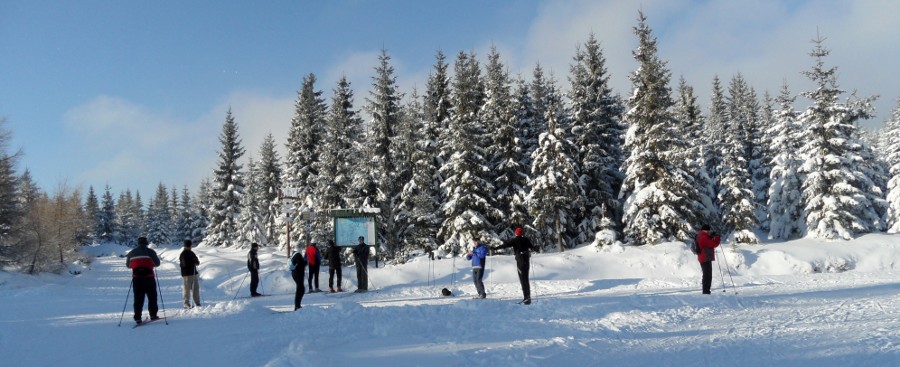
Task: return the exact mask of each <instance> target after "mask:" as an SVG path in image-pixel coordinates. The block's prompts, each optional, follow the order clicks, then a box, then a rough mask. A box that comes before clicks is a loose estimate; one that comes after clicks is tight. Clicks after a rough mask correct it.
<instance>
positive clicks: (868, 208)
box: [799, 37, 886, 239]
mask: <svg viewBox="0 0 900 367" xmlns="http://www.w3.org/2000/svg"><path fill="white" fill-rule="evenodd" d="M813 42H814V43H815V47H814V48H813V51H812V52H811V53H810V56H812V57H813V58H814V59H815V62H816V63H815V65H814V66H813V68H812V69H811V70H809V71H806V72H804V74H805V75H806V76H807V77H808V78H809V79H810V80H812V81H813V82H814V83H815V84H816V89H815V90H812V91H809V92H805V93H803V96H805V97H807V98H809V99H810V100H811V101H812V105H811V106H809V107H808V108H807V109H806V111H804V112H803V113H802V114H801V115H800V116H799V119H800V121H801V123H802V124H803V129H802V131H803V135H802V136H801V138H800V139H801V141H802V142H803V147H802V148H801V150H800V152H801V154H802V155H803V157H804V159H805V161H804V163H803V164H802V165H801V166H800V170H799V172H800V174H801V175H802V176H803V177H804V179H803V188H802V193H803V196H802V198H803V203H804V210H805V213H806V228H807V231H808V234H809V235H811V236H813V237H816V238H823V239H851V238H853V237H854V236H855V235H858V234H861V233H868V232H872V231H877V230H880V229H881V228H882V227H883V222H882V219H883V218H882V215H881V212H883V211H882V208H883V207H885V205H886V202H885V201H884V199H883V194H882V193H880V192H879V191H880V188H879V187H878V186H877V184H876V181H875V180H873V178H874V177H871V176H870V175H869V174H867V172H866V165H865V162H864V161H865V158H866V155H867V153H869V152H865V151H866V150H868V149H869V148H868V146H867V145H865V144H863V143H862V142H860V141H859V139H858V138H857V137H858V135H857V134H858V133H857V127H856V126H855V123H856V122H857V121H858V120H860V119H866V118H869V117H870V116H871V114H872V108H871V105H870V103H869V102H870V101H871V99H864V100H861V101H851V102H849V103H845V104H844V103H840V102H838V100H837V99H838V96H839V95H840V94H842V93H843V91H842V90H840V89H838V86H837V81H836V73H837V68H836V67H832V68H825V62H824V58H825V56H827V55H828V54H829V52H830V51H829V50H828V49H826V48H825V47H823V46H822V43H823V42H824V39H822V38H821V37H819V38H817V39H816V40H814V41H813Z"/></svg>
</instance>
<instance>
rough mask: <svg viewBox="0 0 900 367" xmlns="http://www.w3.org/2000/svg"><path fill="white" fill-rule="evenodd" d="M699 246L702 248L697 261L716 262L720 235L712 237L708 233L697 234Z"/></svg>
mask: <svg viewBox="0 0 900 367" xmlns="http://www.w3.org/2000/svg"><path fill="white" fill-rule="evenodd" d="M696 241H697V246H698V247H700V253H699V254H698V255H697V261H699V262H702V263H705V262H707V261H716V247H719V242H720V241H721V238H720V237H719V235H716V236H715V237H713V236H711V235H710V234H709V232H708V231H700V232H697V238H696Z"/></svg>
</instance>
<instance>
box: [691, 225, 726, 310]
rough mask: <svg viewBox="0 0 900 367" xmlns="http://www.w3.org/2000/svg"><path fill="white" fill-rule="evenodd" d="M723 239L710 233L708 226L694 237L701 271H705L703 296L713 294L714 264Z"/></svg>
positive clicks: (702, 280) (714, 233) (702, 228)
mask: <svg viewBox="0 0 900 367" xmlns="http://www.w3.org/2000/svg"><path fill="white" fill-rule="evenodd" d="M719 242H721V238H720V237H719V235H718V234H717V233H716V232H710V228H709V225H708V224H704V225H703V227H701V228H700V232H697V235H696V236H695V237H694V243H696V248H697V252H698V253H697V261H699V262H700V270H702V271H703V278H702V279H701V283H702V286H703V294H711V293H712V292H710V288H712V262H713V261H715V260H716V247H719Z"/></svg>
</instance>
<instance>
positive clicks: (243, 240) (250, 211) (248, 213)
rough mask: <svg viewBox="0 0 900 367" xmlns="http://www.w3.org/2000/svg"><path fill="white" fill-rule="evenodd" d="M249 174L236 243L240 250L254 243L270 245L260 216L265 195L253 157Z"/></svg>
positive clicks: (242, 198)
mask: <svg viewBox="0 0 900 367" xmlns="http://www.w3.org/2000/svg"><path fill="white" fill-rule="evenodd" d="M247 173H248V174H247V175H246V176H245V181H244V183H245V186H244V195H243V196H242V197H241V214H240V220H239V221H238V223H239V225H238V232H237V237H236V238H235V242H234V243H235V245H236V246H238V247H240V248H250V245H251V244H253V243H256V244H259V245H261V246H265V245H267V244H268V243H267V242H266V232H265V228H264V227H265V225H264V223H263V220H262V216H261V215H260V212H262V209H261V207H260V205H261V204H262V200H261V199H262V196H263V195H262V192H261V191H262V190H261V187H260V186H259V168H258V167H257V164H256V162H255V161H254V160H253V158H252V157H250V159H249V162H248V163H247Z"/></svg>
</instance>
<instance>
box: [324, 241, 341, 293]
mask: <svg viewBox="0 0 900 367" xmlns="http://www.w3.org/2000/svg"><path fill="white" fill-rule="evenodd" d="M325 259H327V260H328V292H329V293H334V292H335V290H334V274H335V273H337V291H338V292H343V291H344V290H343V289H341V278H342V275H341V249H340V248H339V247H337V246H336V245H335V244H334V241H332V240H328V248H326V249H325Z"/></svg>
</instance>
